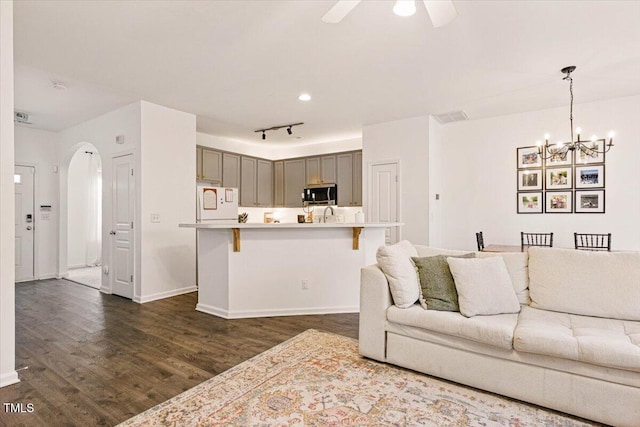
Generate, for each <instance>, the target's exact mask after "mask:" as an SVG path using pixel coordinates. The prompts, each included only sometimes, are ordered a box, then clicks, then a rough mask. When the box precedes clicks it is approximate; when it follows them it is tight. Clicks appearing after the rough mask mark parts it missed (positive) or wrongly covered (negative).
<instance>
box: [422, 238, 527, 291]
mask: <svg viewBox="0 0 640 427" xmlns="http://www.w3.org/2000/svg"><path fill="white" fill-rule="evenodd" d="M415 248H416V250H417V251H418V256H421V257H427V256H435V255H464V254H466V253H468V252H467V251H457V250H453V249H440V248H432V247H429V246H422V245H415ZM494 256H499V257H501V258H502V260H503V261H504V263H505V265H506V266H507V271H508V272H509V277H511V284H512V285H513V289H514V290H515V291H516V296H517V297H518V301H519V302H520V304H529V302H530V300H529V289H528V288H529V273H528V271H527V266H528V262H529V255H528V254H527V252H508V253H506V252H505V253H496V252H476V257H478V258H487V257H494Z"/></svg>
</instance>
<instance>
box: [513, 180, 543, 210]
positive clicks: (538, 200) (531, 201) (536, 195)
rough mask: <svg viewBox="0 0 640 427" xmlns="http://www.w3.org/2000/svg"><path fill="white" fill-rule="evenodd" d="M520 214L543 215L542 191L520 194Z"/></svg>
mask: <svg viewBox="0 0 640 427" xmlns="http://www.w3.org/2000/svg"><path fill="white" fill-rule="evenodd" d="M541 178H542V176H541ZM518 213H519V214H527V213H542V191H534V192H529V193H522V192H518Z"/></svg>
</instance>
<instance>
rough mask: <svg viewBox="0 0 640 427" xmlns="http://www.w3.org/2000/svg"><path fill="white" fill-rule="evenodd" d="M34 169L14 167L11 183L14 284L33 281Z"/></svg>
mask: <svg viewBox="0 0 640 427" xmlns="http://www.w3.org/2000/svg"><path fill="white" fill-rule="evenodd" d="M34 177H35V168H34V167H31V166H16V169H15V173H14V178H13V182H14V185H15V198H16V201H15V202H16V218H15V223H16V249H15V250H16V282H23V281H26V280H33V279H35V274H34V262H33V260H34V257H33V254H34V233H35V231H34V228H35V216H34V211H33V205H34V202H33V192H34Z"/></svg>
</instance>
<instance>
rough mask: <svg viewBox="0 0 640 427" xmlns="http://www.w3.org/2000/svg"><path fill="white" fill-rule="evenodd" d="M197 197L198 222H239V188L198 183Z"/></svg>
mask: <svg viewBox="0 0 640 427" xmlns="http://www.w3.org/2000/svg"><path fill="white" fill-rule="evenodd" d="M197 197H198V198H197V213H196V220H197V221H198V222H219V223H221V224H228V223H237V222H238V189H237V188H225V187H214V186H212V185H206V184H198V186H197Z"/></svg>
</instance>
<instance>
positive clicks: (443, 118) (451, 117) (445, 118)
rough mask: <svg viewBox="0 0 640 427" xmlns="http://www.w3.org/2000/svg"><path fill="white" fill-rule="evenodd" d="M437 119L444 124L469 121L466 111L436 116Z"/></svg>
mask: <svg viewBox="0 0 640 427" xmlns="http://www.w3.org/2000/svg"><path fill="white" fill-rule="evenodd" d="M435 118H436V120H437V121H439V122H440V123H442V124H446V123H451V122H461V121H464V120H469V116H467V113H465V112H464V111H462V110H460V111H451V112H449V113H443V114H436V115H435Z"/></svg>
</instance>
